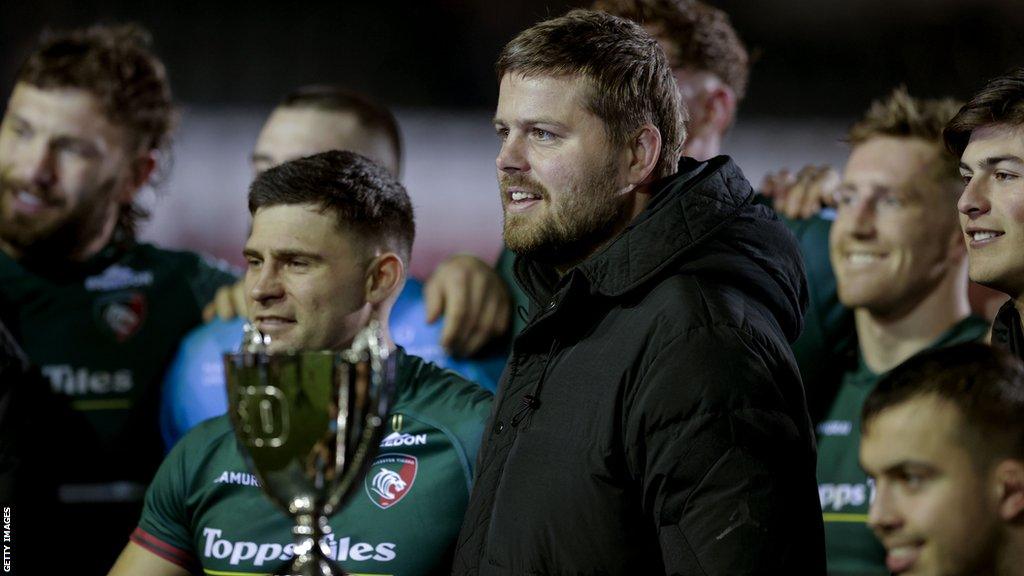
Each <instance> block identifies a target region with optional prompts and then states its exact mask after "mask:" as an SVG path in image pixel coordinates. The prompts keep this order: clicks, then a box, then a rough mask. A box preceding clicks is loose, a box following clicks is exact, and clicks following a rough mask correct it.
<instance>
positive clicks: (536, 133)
mask: <svg viewBox="0 0 1024 576" xmlns="http://www.w3.org/2000/svg"><path fill="white" fill-rule="evenodd" d="M530 132H531V133H532V134H533V137H534V138H536V139H537V140H541V141H547V140H553V139H554V138H555V135H554V134H552V133H551V132H548V131H547V130H542V129H540V128H534V129H533V130H531V131H530Z"/></svg>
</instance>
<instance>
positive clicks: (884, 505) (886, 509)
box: [868, 484, 903, 536]
mask: <svg viewBox="0 0 1024 576" xmlns="http://www.w3.org/2000/svg"><path fill="white" fill-rule="evenodd" d="M902 525H903V520H902V518H901V516H900V514H899V510H898V506H896V503H895V499H894V497H893V494H892V491H891V490H890V489H889V488H888V487H887V486H884V485H882V484H879V486H878V489H877V492H875V498H874V500H872V501H871V506H870V508H869V509H868V526H870V527H871V529H872V530H874V531H875V534H878V535H879V536H883V535H885V534H888V533H890V532H892V531H893V530H895V529H897V528H899V527H900V526H902Z"/></svg>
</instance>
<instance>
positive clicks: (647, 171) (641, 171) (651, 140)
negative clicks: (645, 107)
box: [628, 124, 661, 186]
mask: <svg viewBox="0 0 1024 576" xmlns="http://www.w3.org/2000/svg"><path fill="white" fill-rule="evenodd" d="M660 158H661V132H659V131H658V129H657V128H655V127H654V125H653V124H644V125H643V126H642V127H641V128H640V130H638V131H637V132H636V133H635V134H634V136H633V139H632V140H631V141H630V142H629V173H628V181H629V183H630V184H632V185H633V186H639V185H641V184H646V183H647V182H649V181H650V180H653V179H654V178H651V174H653V173H654V169H655V168H656V167H657V166H658V160H659V159H660Z"/></svg>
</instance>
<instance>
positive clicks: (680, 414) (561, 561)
mask: <svg viewBox="0 0 1024 576" xmlns="http://www.w3.org/2000/svg"><path fill="white" fill-rule="evenodd" d="M566 39H572V41H571V42H567V41H566ZM497 72H498V78H499V80H500V86H499V95H498V105H497V110H496V112H495V117H494V125H495V130H496V132H497V135H498V138H499V141H500V145H501V149H500V151H499V153H498V156H497V159H496V166H497V176H498V183H499V188H500V192H501V202H502V205H503V207H504V211H505V222H504V237H505V243H506V246H508V247H509V248H510V249H512V250H514V251H515V252H516V253H517V259H516V266H515V272H516V276H517V280H518V281H519V284H520V285H521V286H522V287H523V288H524V290H525V292H526V293H527V295H528V296H529V297H530V298H531V300H532V301H533V305H534V308H535V309H536V310H538V312H537V313H536V314H534V315H533V316H532V317H531V319H530V321H529V323H528V324H527V325H526V326H525V328H524V329H523V331H522V332H521V333H520V334H519V335H518V336H517V337H516V338H515V340H514V342H513V346H512V355H511V358H510V359H509V365H508V368H507V369H506V370H505V373H504V374H503V376H502V382H501V384H500V385H499V391H500V392H499V394H500V398H499V399H498V404H497V406H496V408H495V410H494V412H493V414H492V416H491V420H490V422H489V426H488V429H487V432H486V434H485V437H484V440H483V445H482V448H481V457H480V461H479V463H478V474H477V478H476V483H475V485H474V491H473V496H472V498H471V500H470V504H469V508H468V510H467V513H466V519H465V521H464V523H463V528H462V532H461V534H460V536H459V547H458V550H457V551H456V560H455V569H454V573H455V574H526V573H531V574H569V573H572V574H595V573H601V574H664V573H672V574H676V573H678V574H697V573H703V574H753V573H779V574H820V573H822V572H823V571H824V553H823V543H822V528H821V516H820V512H819V509H818V504H817V500H816V498H815V493H814V471H813V468H814V448H813V439H812V430H811V425H810V420H809V418H808V415H807V410H806V406H805V403H804V394H803V390H802V388H801V386H800V379H799V375H798V374H797V369H796V366H795V363H794V361H793V355H792V353H791V352H790V350H789V346H788V343H787V339H792V338H795V337H796V335H797V334H798V333H799V331H800V320H801V316H802V312H803V304H804V303H805V302H806V297H807V295H806V286H805V284H804V278H803V269H802V266H801V263H800V257H799V254H798V252H797V247H796V243H795V241H794V240H793V237H792V235H790V234H789V233H788V232H786V230H785V229H784V227H783V226H782V224H781V223H779V222H778V220H777V219H776V218H775V217H774V214H773V213H772V211H771V209H770V208H768V207H765V206H757V205H753V204H752V203H751V200H752V199H753V195H754V193H753V190H752V189H751V188H750V185H749V184H748V183H747V182H746V180H745V179H744V178H743V175H742V174H741V172H740V171H739V169H738V168H737V167H736V166H735V165H734V164H733V163H732V162H731V161H730V160H729V159H728V158H723V157H719V158H715V159H712V160H709V161H707V162H697V161H694V160H689V159H684V160H682V161H680V150H681V147H682V143H683V140H684V137H685V133H684V129H683V119H684V117H685V111H684V110H683V108H682V107H681V105H680V101H679V93H678V90H677V88H676V84H675V78H674V77H673V75H672V72H671V69H670V67H669V65H668V62H667V60H666V56H665V53H664V52H663V51H662V49H661V47H660V46H659V44H658V42H657V40H656V39H654V38H653V37H651V36H650V35H648V34H647V33H646V32H645V31H644V30H643V29H642V28H641V27H640V26H639V25H637V24H636V23H633V22H630V21H628V20H626V19H623V18H618V17H615V16H611V15H609V14H605V13H601V12H593V11H586V10H574V11H572V12H569V13H568V14H566V15H565V16H563V17H560V18H555V19H552V20H549V21H546V22H541V23H539V24H537V25H535V26H534V27H532V28H530V29H528V30H526V31H524V32H522V33H521V34H520V35H519V36H517V37H516V38H515V39H514V40H512V41H511V42H510V43H509V44H508V45H507V46H506V47H505V48H504V50H503V51H502V53H501V55H500V56H499V59H498V63H497Z"/></svg>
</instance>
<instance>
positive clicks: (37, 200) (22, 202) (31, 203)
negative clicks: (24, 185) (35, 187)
mask: <svg viewBox="0 0 1024 576" xmlns="http://www.w3.org/2000/svg"><path fill="white" fill-rule="evenodd" d="M9 190H10V192H11V196H12V198H13V199H14V209H15V210H16V211H18V212H21V213H23V214H38V213H40V212H42V211H43V210H46V209H47V208H50V207H51V206H52V203H51V202H47V201H46V199H44V198H42V197H40V196H38V195H36V194H33V193H31V192H29V191H27V190H24V189H16V188H12V189H9Z"/></svg>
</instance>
